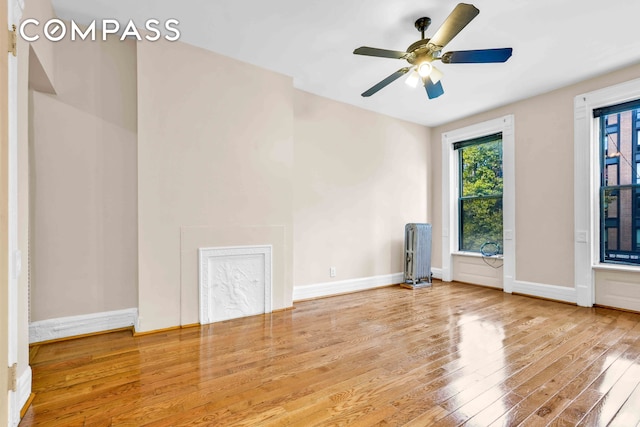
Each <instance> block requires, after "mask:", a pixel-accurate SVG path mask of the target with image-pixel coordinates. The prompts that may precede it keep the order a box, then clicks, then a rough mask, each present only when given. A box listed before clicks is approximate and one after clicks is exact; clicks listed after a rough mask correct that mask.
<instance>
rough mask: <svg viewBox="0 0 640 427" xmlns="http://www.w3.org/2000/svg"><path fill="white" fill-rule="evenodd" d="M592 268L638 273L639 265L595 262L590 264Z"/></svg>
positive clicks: (639, 270)
mask: <svg viewBox="0 0 640 427" xmlns="http://www.w3.org/2000/svg"><path fill="white" fill-rule="evenodd" d="M592 267H593V269H594V270H610V271H621V272H627V273H640V266H637V267H636V266H635V265H622V264H595V265H593V266H592Z"/></svg>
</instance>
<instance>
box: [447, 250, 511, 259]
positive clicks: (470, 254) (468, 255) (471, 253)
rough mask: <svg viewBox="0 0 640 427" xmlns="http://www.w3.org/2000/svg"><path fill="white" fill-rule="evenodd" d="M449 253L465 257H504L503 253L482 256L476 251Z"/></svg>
mask: <svg viewBox="0 0 640 427" xmlns="http://www.w3.org/2000/svg"><path fill="white" fill-rule="evenodd" d="M451 255H453V256H466V257H471V258H495V259H503V258H504V256H503V255H492V256H483V255H482V254H481V253H478V252H464V251H458V252H452V253H451Z"/></svg>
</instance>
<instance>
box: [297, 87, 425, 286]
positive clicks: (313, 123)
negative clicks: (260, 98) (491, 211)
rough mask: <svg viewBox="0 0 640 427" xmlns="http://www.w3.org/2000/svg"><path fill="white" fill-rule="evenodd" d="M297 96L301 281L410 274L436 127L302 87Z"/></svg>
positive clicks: (298, 275)
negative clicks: (413, 231)
mask: <svg viewBox="0 0 640 427" xmlns="http://www.w3.org/2000/svg"><path fill="white" fill-rule="evenodd" d="M294 101H295V102H294V105H295V163H294V180H293V182H294V184H293V185H294V248H295V251H294V282H295V284H296V286H304V285H309V284H317V283H325V282H330V281H335V280H345V279H355V278H364V277H371V276H377V275H386V274H392V273H400V272H402V270H403V264H402V259H403V258H402V250H403V248H402V246H403V239H404V226H405V224H406V223H409V222H427V221H428V220H429V216H428V214H427V205H428V203H427V199H428V194H427V182H428V173H429V167H428V165H429V159H430V144H429V130H428V129H427V128H425V127H423V126H419V125H416V124H412V123H408V122H404V121H401V120H397V119H393V118H390V117H386V116H383V115H380V114H376V113H373V112H370V111H366V110H362V109H359V108H356V107H352V106H349V105H346V104H343V103H339V102H336V101H331V100H329V99H326V98H322V97H319V96H316V95H312V94H309V93H306V92H302V91H295V94H294ZM330 267H336V273H337V275H336V277H335V278H330V277H329V268H330Z"/></svg>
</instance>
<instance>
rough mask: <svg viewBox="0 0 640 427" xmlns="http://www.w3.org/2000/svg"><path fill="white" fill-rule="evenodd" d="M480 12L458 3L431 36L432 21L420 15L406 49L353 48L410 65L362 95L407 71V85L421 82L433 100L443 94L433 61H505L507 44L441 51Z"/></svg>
mask: <svg viewBox="0 0 640 427" xmlns="http://www.w3.org/2000/svg"><path fill="white" fill-rule="evenodd" d="M479 13H480V11H479V10H478V9H477V8H476V7H475V6H474V5H472V4H466V3H459V4H458V5H457V6H456V7H455V8H454V9H453V12H451V14H450V15H449V16H448V17H447V19H445V21H444V22H443V23H442V25H441V26H440V28H439V29H438V30H437V31H436V33H435V34H434V35H433V37H431V38H430V39H428V38H425V32H426V30H427V28H428V27H429V25H430V24H431V19H430V18H428V17H422V18H419V19H418V20H416V22H415V27H416V29H417V30H418V31H420V34H421V36H422V38H421V39H420V40H418V41H417V42H415V43H413V44H412V45H411V46H409V47H408V48H407V50H406V51H405V52H402V51H395V50H387V49H378V48H374V47H368V46H362V47H359V48H357V49H356V50H354V51H353V53H354V54H356V55H366V56H375V57H379V58H391V59H404V60H406V61H407V62H408V63H409V64H410V66H409V67H404V68H401V69H399V70H398V71H396V72H395V73H393V74H391V75H390V76H389V77H387V78H385V79H383V80H382V81H380V82H378V83H376V84H375V85H373V86H372V87H371V88H369V89H367V90H366V91H364V92H363V93H362V96H364V97H369V96H371V95H373V94H374V93H376V92H378V91H379V90H380V89H383V88H384V87H386V86H387V85H389V84H390V83H392V82H394V81H395V80H397V79H398V78H400V77H401V76H403V75H405V74H407V73H409V77H408V78H407V80H406V83H407V84H408V85H410V86H413V87H417V85H418V83H419V82H420V81H422V84H423V86H424V88H425V91H426V92H427V96H428V97H429V99H433V98H437V97H439V96H440V95H442V94H443V93H444V89H443V88H442V83H441V79H442V76H443V73H442V71H440V70H439V69H438V68H436V67H435V66H434V65H433V62H434V61H440V62H442V63H443V64H486V63H497V62H506V61H507V60H508V59H509V58H510V57H511V54H512V53H513V49H512V48H510V47H507V48H498V49H478V50H460V51H452V52H446V53H442V49H443V48H444V46H446V45H447V44H448V43H449V42H450V41H451V40H452V39H453V38H454V37H455V36H456V35H458V33H459V32H460V31H462V29H464V27H466V26H467V24H469V22H471V21H472V20H473V19H474V18H475V17H476V16H478V14H479Z"/></svg>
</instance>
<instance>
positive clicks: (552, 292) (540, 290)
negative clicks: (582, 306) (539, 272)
mask: <svg viewBox="0 0 640 427" xmlns="http://www.w3.org/2000/svg"><path fill="white" fill-rule="evenodd" d="M513 292H515V293H518V294H523V295H530V296H535V297H540V298H548V299H552V300H556V301H564V302H568V303H572V304H575V303H576V302H577V293H576V290H575V288H568V287H565V286H556V285H544V284H541V283H531V282H523V281H520V280H516V281H514V282H513Z"/></svg>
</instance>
